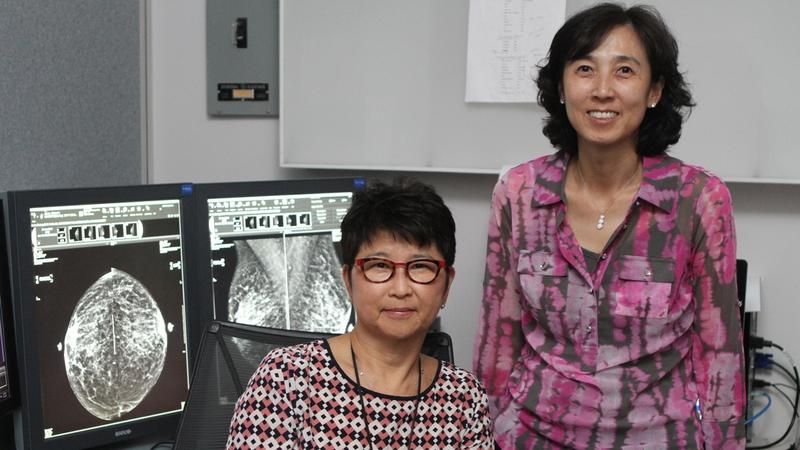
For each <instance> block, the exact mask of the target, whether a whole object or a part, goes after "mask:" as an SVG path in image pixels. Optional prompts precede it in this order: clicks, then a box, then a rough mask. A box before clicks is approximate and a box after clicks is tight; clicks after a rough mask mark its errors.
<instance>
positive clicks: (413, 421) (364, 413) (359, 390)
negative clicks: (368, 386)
mask: <svg viewBox="0 0 800 450" xmlns="http://www.w3.org/2000/svg"><path fill="white" fill-rule="evenodd" d="M350 358H352V360H353V371H355V373H356V392H357V393H358V401H359V403H360V406H361V417H362V418H363V420H364V429H365V430H366V432H367V433H366V434H367V442H369V448H370V449H373V448H374V447H373V446H372V433H370V431H369V422H367V406H366V405H365V404H364V388H363V387H361V377H360V375H359V372H358V363H357V362H356V352H355V351H354V350H353V339H352V338H351V339H350ZM421 387H422V357H421V356H419V355H417V396H416V398H415V400H414V415H413V416H412V417H411V431H410V432H409V435H408V436H407V440H408V442H409V443H410V442H411V441H412V440H413V439H414V429H415V428H416V427H417V413H418V411H419V394H420V388H421ZM407 447H408V446H407Z"/></svg>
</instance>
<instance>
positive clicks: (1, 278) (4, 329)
mask: <svg viewBox="0 0 800 450" xmlns="http://www.w3.org/2000/svg"><path fill="white" fill-rule="evenodd" d="M0 201H2V202H3V203H5V199H0ZM4 218H5V214H4V211H3V209H2V208H0V226H2V227H3V232H0V334H2V336H0V341H1V342H2V344H0V345H2V346H3V347H4V351H5V355H6V360H5V363H6V377H7V380H8V398H7V399H6V400H0V417H2V416H5V415H6V414H9V413H11V412H12V411H13V410H14V409H16V408H17V407H18V406H19V388H18V387H17V386H18V385H17V370H16V349H15V348H14V347H15V345H14V344H15V341H14V339H13V338H14V316H13V314H12V308H11V287H10V285H9V272H8V246H7V245H6V243H7V241H6V234H5V226H4V223H5V220H4Z"/></svg>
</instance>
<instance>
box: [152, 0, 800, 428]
mask: <svg viewBox="0 0 800 450" xmlns="http://www.w3.org/2000/svg"><path fill="white" fill-rule="evenodd" d="M149 7H150V11H149V14H150V25H151V29H150V36H151V41H150V42H151V46H150V47H151V48H150V62H149V75H150V99H149V102H150V104H149V108H150V118H151V120H150V130H149V132H150V150H151V152H150V160H149V166H150V176H149V181H150V182H154V183H165V182H178V181H191V182H210V181H243V180H263V179H289V178H304V177H319V176H348V175H352V174H353V172H337V171H319V170H315V171H310V170H290V169H283V168H280V167H278V126H277V125H278V124H277V120H276V119H248V118H237V119H217V118H215V119H211V118H209V117H208V116H207V115H206V101H205V98H204V96H205V92H206V87H205V73H206V72H205V71H206V68H205V2H202V1H197V0H170V1H151V2H150V3H149ZM498 145H502V143H498ZM786 151H794V150H793V149H786ZM359 175H363V176H379V177H390V176H392V175H394V174H391V173H386V172H383V173H359ZM417 175H418V177H419V178H420V179H422V180H423V181H426V182H429V183H432V184H433V185H434V186H436V188H437V189H438V190H439V192H440V193H441V194H442V196H443V197H444V199H445V201H446V202H447V203H448V205H449V206H450V208H451V209H452V211H453V214H454V216H455V219H456V223H457V226H458V231H457V240H458V252H457V257H456V264H455V266H456V270H457V277H456V281H455V284H454V286H453V291H452V293H451V299H450V302H449V303H448V307H447V308H446V309H445V310H444V313H443V326H444V328H445V329H446V331H448V332H449V333H450V334H451V335H452V336H453V339H454V343H455V354H456V363H458V364H459V365H462V366H465V367H471V361H472V355H471V353H472V344H473V336H474V333H475V328H476V322H477V316H478V303H479V301H480V291H481V288H480V286H481V282H482V278H483V255H484V246H485V239H486V238H485V236H486V223H487V217H488V204H489V197H490V195H491V189H492V186H493V184H494V177H492V176H486V175H456V174H448V175H438V174H417ZM731 191H732V193H733V197H734V208H735V213H736V221H737V228H738V237H739V246H738V247H739V257H740V258H744V259H747V260H748V261H749V263H750V270H751V272H754V273H758V274H760V275H761V276H762V277H763V280H764V284H763V288H762V289H763V294H764V296H763V298H762V300H763V311H762V313H761V314H760V316H759V324H758V329H759V332H760V334H761V335H763V336H765V337H767V338H769V339H771V340H773V341H775V342H776V343H779V344H781V345H782V346H784V347H785V348H786V349H787V350H788V351H789V352H790V353H791V354H792V355H795V357H796V358H798V359H800V340H798V339H797V337H798V335H800V333H798V331H797V317H800V314H799V313H800V301H798V300H800V298H798V297H800V294H798V293H800V273H799V271H798V269H797V267H798V263H797V261H798V259H800V239H798V238H797V235H798V234H799V233H800V200H798V197H800V185H791V186H780V185H747V184H734V185H732V186H731ZM776 359H778V360H781V359H780V357H776ZM773 399H774V402H773V405H774V406H773V409H774V411H773V412H772V413H771V414H770V413H768V414H767V415H766V416H765V419H763V420H762V421H761V422H757V427H756V431H757V432H759V433H763V435H764V436H766V437H767V438H769V437H777V436H778V435H780V433H781V432H782V429H783V428H784V427H785V423H788V413H786V412H785V411H782V405H783V404H784V403H785V402H782V400H781V399H780V398H778V396H777V394H774V393H773ZM783 409H785V408H783ZM784 419H785V420H786V421H785V422H784ZM765 421H770V422H771V424H770V425H769V426H768V427H765V424H764V422H765Z"/></svg>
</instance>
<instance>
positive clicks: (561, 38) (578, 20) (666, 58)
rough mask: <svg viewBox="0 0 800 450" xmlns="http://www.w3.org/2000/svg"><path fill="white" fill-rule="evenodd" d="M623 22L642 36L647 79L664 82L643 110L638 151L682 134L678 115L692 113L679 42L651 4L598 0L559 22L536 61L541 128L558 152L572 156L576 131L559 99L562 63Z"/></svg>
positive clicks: (648, 151) (654, 151)
mask: <svg viewBox="0 0 800 450" xmlns="http://www.w3.org/2000/svg"><path fill="white" fill-rule="evenodd" d="M622 25H631V26H632V27H633V29H634V30H635V31H636V34H637V35H638V36H639V39H640V40H641V41H642V45H643V46H644V48H645V50H646V52H647V58H648V60H649V63H650V67H651V71H652V82H658V81H659V80H663V83H664V88H663V90H662V93H661V99H660V100H659V102H658V104H657V105H656V107H655V108H648V110H647V112H646V113H645V116H644V120H643V121H642V124H641V126H640V128H639V133H638V142H637V145H636V151H637V152H638V153H639V155H642V156H647V155H659V154H663V153H665V152H666V151H667V147H668V146H670V145H672V144H674V143H676V142H678V139H680V137H681V127H682V125H683V119H684V117H688V116H689V114H690V113H691V108H692V107H693V106H694V102H693V101H692V94H691V93H690V92H689V88H688V86H687V84H686V82H685V81H684V79H683V75H682V74H681V73H680V71H678V43H677V42H676V41H675V38H674V37H673V36H672V33H670V31H669V28H667V25H666V24H665V23H664V21H663V19H662V18H661V15H660V14H659V13H658V11H656V10H655V9H654V8H652V7H649V6H642V5H637V6H633V7H631V8H628V9H625V8H624V7H622V6H620V5H616V4H613V3H601V4H599V5H596V6H593V7H591V8H588V9H585V10H583V11H580V12H578V13H577V14H575V15H574V16H572V17H570V18H569V19H568V20H567V21H566V22H565V23H564V25H563V26H562V27H561V28H560V29H559V30H558V32H557V33H556V35H555V37H554V38H553V42H552V43H551V44H550V51H549V52H548V55H547V59H546V62H545V64H544V65H541V66H539V76H538V78H537V79H536V85H537V87H538V88H539V98H538V101H539V105H541V106H542V107H544V108H545V109H546V110H547V113H548V117H547V118H546V119H545V121H544V122H545V124H544V128H543V129H542V132H543V133H544V135H545V136H547V138H548V139H550V142H551V143H552V144H553V146H554V147H555V148H557V149H558V150H559V152H566V153H567V154H570V155H574V154H576V153H577V151H578V136H577V133H576V132H575V128H573V127H572V124H570V122H569V119H568V118H567V112H566V109H565V108H564V105H562V104H561V101H560V100H561V91H560V88H561V83H562V80H563V77H564V67H565V66H566V65H567V63H568V62H570V61H573V60H575V59H578V58H582V57H584V56H586V55H588V54H589V53H591V52H592V51H593V50H594V49H596V48H597V47H598V46H599V45H600V44H601V43H602V41H603V40H604V39H605V37H606V36H607V35H608V33H609V32H611V30H612V29H614V28H616V27H618V26H622Z"/></svg>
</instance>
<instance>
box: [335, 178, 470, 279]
mask: <svg viewBox="0 0 800 450" xmlns="http://www.w3.org/2000/svg"><path fill="white" fill-rule="evenodd" d="M382 231H384V232H387V233H389V234H391V235H393V236H394V237H395V239H398V240H402V241H406V242H409V243H412V244H416V245H418V246H420V247H425V246H427V245H430V244H433V245H435V246H436V248H437V249H438V250H439V251H440V252H441V253H442V256H444V261H445V263H446V264H447V266H448V267H450V266H452V265H453V262H454V261H455V258H456V235H455V233H456V223H455V221H454V220H453V215H452V214H451V213H450V210H449V209H448V208H447V206H446V205H445V204H444V201H443V200H442V197H440V196H439V194H437V193H436V191H435V190H434V189H433V187H431V186H430V185H427V184H424V183H421V182H419V181H416V180H413V179H410V178H398V179H395V180H394V182H393V183H392V184H387V183H384V182H382V181H379V180H370V181H369V182H368V183H367V187H366V188H365V189H364V190H361V191H357V192H356V193H355V194H353V203H352V206H350V209H349V210H348V211H347V214H346V215H345V216H344V219H343V220H342V256H343V259H344V264H346V265H347V266H348V267H352V266H353V263H354V261H355V257H356V255H357V254H358V250H359V249H360V248H361V246H362V245H363V244H364V243H365V242H366V243H368V242H370V240H371V239H372V238H374V237H375V236H376V235H377V234H378V233H380V232H382Z"/></svg>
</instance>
